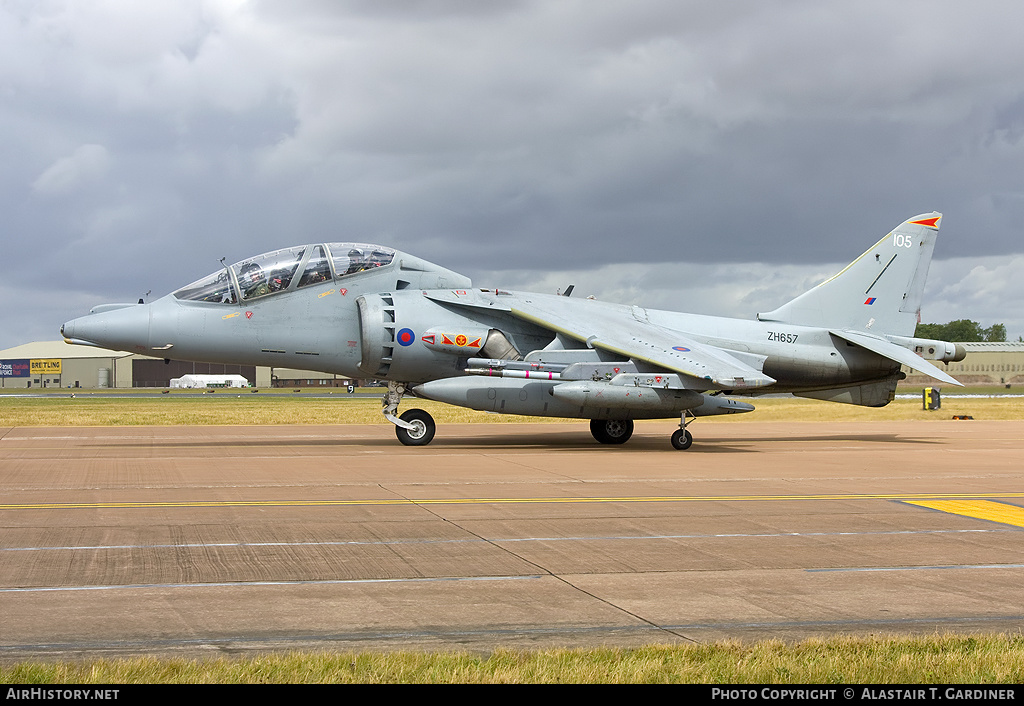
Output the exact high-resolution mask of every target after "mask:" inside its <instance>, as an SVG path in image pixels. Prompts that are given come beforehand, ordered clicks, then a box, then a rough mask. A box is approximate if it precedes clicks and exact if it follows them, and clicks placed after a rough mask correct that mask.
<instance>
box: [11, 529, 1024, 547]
mask: <svg viewBox="0 0 1024 706" xmlns="http://www.w3.org/2000/svg"><path fill="white" fill-rule="evenodd" d="M1019 531H1020V530H1013V529H952V530H892V531H877V532H762V533H756V534H738V533H730V534H647V535H593V536H579V537H575V536H574V537H487V538H483V539H476V538H474V539H395V540H380V541H360V540H345V541H325V542H187V543H184V544H96V545H68V546H51V547H0V552H49V551H75V552H81V551H111V550H117V549H121V550H123V549H258V548H261V547H367V546H369V547H377V546H402V545H424V544H511V543H517V542H628V541H664V540H678V539H772V538H783V539H786V538H799V537H884V536H893V535H899V536H906V535H922V534H928V535H931V534H993V533H1005V532H1019Z"/></svg>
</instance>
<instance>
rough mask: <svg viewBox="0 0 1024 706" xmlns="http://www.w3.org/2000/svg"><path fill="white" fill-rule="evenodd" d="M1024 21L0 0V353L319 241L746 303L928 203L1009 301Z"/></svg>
mask: <svg viewBox="0 0 1024 706" xmlns="http://www.w3.org/2000/svg"><path fill="white" fill-rule="evenodd" d="M1022 15H1024V11H1022V10H1021V9H1019V7H1018V6H1017V5H1015V4H1012V3H1002V2H990V3H984V2H983V3H971V4H969V5H965V4H962V3H954V2H907V3H898V4H893V3H884V2H858V3H848V4H836V3H830V4H822V3H819V2H809V1H808V2H786V3H781V2H780V3H774V2H769V3H766V2H740V3H715V4H712V3H680V2H676V1H675V0H673V1H668V0H643V1H640V2H630V3H623V2H611V1H607V2H602V1H594V0H554V1H552V0H544V1H540V0H532V1H531V0H521V1H517V2H475V1H470V0H466V1H463V2H460V1H457V0H445V1H443V0H433V1H431V0H421V1H415V0H408V1H407V2H370V1H369V0H361V1H355V0H353V1H349V2H337V1H334V0H330V1H328V0H321V1H315V0H303V1H301V2H296V3H287V4H281V3H271V2H244V1H243V0H220V1H217V0H209V1H201V0H194V1H192V2H177V1H176V2H170V1H168V2H147V3H131V2H117V1H115V0H109V1H108V2H70V1H59V0H48V1H46V2H21V3H18V2H12V3H5V4H4V5H3V6H2V8H0V140H2V143H3V149H4V155H5V160H3V163H2V164H0V185H2V186H3V187H4V188H3V191H2V193H0V208H2V209H3V213H4V214H5V226H4V229H5V232H4V242H5V244H6V245H7V250H8V252H7V253H5V259H4V275H5V281H4V283H3V285H2V287H3V291H2V292H0V294H2V295H3V296H4V298H5V299H8V298H9V297H11V296H15V297H21V298H23V299H24V300H25V301H33V302H36V303H38V304H39V306H41V307H44V310H43V311H34V312H31V313H30V314H24V315H21V314H19V315H18V318H17V319H15V318H9V319H8V321H5V322H4V325H3V326H2V327H0V346H4V345H12V344H14V343H19V342H22V340H24V339H25V338H26V337H28V338H40V337H42V338H49V337H50V336H51V335H52V334H50V335H46V334H43V333H37V331H40V332H41V331H43V330H46V331H50V330H55V328H56V326H57V325H59V323H60V322H61V321H62V320H64V319H66V318H70V316H73V315H77V314H79V313H81V312H82V311H84V310H85V309H87V308H88V306H91V305H92V304H94V303H98V302H100V301H108V300H112V299H113V300H122V299H124V300H134V299H135V298H137V297H138V296H139V295H140V294H143V293H145V292H146V291H147V290H153V292H154V295H159V294H163V293H166V292H168V291H170V290H171V289H174V288H175V287H177V286H180V285H181V284H183V283H185V282H187V281H190V280H193V279H196V278H197V277H199V276H202V275H204V274H206V273H207V272H209V271H212V270H213V269H214V268H215V267H216V261H217V259H218V258H220V257H227V258H228V259H229V260H232V261H234V260H237V259H241V258H242V257H244V256H246V255H247V254H252V253H255V252H260V251H265V250H271V249H275V248H278V247H282V246H285V245H289V244H294V243H299V242H309V241H314V240H321V239H324V240H326V239H330V240H346V239H351V240H360V241H371V242H373V241H378V242H384V243H387V244H391V245H394V246H397V247H399V248H402V249H406V250H409V251H412V252H414V253H416V254H419V255H421V256H423V257H426V258H428V259H431V260H434V261H437V262H440V263H443V264H445V265H447V266H450V267H453V268H455V269H458V270H461V271H465V272H466V273H467V274H470V275H473V276H475V277H476V276H480V277H487V278H488V279H492V278H493V279H494V280H497V281H507V282H509V283H510V284H519V283H521V284H522V285H524V286H533V285H536V286H544V287H548V288H550V287H554V286H560V284H561V283H562V282H563V281H564V280H565V278H567V277H570V276H572V277H574V278H577V279H580V280H581V281H586V278H587V277H588V276H590V275H591V274H592V273H595V272H596V273H601V277H600V278H599V280H594V282H595V287H596V285H597V284H601V283H603V286H604V287H605V290H604V291H600V292H598V293H599V294H601V295H602V296H603V297H606V298H630V299H632V300H636V301H646V302H648V303H651V304H652V305H665V306H668V305H670V304H671V305H673V306H678V307H679V308H691V307H690V306H689V304H690V303H692V304H695V305H701V304H709V303H710V304H713V305H716V306H725V307H726V309H725V310H724V311H723V310H718V311H716V313H723V314H739V315H748V314H750V313H752V312H751V309H756V308H757V306H758V305H757V302H756V300H759V299H764V298H771V297H787V296H791V295H792V294H794V293H796V292H797V291H800V288H802V287H803V286H804V285H805V284H806V283H807V281H808V280H813V279H814V277H817V276H819V275H827V274H831V272H828V268H829V267H832V266H833V265H837V264H842V263H845V262H847V261H849V260H850V259H852V258H853V257H855V256H856V255H858V254H859V253H860V252H861V251H862V250H863V249H864V248H866V247H867V246H869V245H870V244H871V243H873V242H874V241H875V240H877V239H878V238H879V237H881V235H883V234H884V233H885V232H886V231H887V230H889V229H891V228H893V227H894V226H896V225H897V224H898V223H899V222H901V221H902V220H904V219H905V218H908V217H910V216H913V215H915V214H917V213H922V212H927V211H930V210H932V209H936V210H940V211H942V212H944V213H945V215H946V218H945V219H944V221H943V231H942V237H941V238H940V241H939V246H938V249H937V251H936V256H937V257H938V258H939V259H944V258H945V259H950V258H957V259H956V262H966V261H967V259H968V258H971V257H977V258H990V259H988V260H979V262H984V263H989V264H988V265H982V273H983V274H984V275H986V276H987V277H988V278H989V279H998V280H1000V281H1007V283H1008V286H1006V287H1002V288H1000V287H998V286H994V285H992V283H991V282H989V283H988V284H989V286H987V287H986V289H985V291H987V292H989V293H990V294H992V295H993V296H995V295H998V296H1001V297H1009V298H1010V299H1009V302H1010V303H1012V302H1020V299H1021V295H1020V293H1019V292H1018V291H1017V290H1016V289H1015V288H1013V287H1012V286H1009V282H1010V281H1013V280H1016V279H1019V277H1014V275H1013V272H1012V268H1007V267H1004V266H999V267H997V266H996V265H995V264H993V263H996V262H997V260H993V259H991V258H1003V262H1004V263H1005V262H1013V261H1014V260H1013V256H1015V255H1016V254H1017V253H1020V251H1021V246H1020V244H1019V243H1020V230H1021V223H1022V222H1024V183H1022V179H1024V177H1022V176H1021V175H1022V174H1024V169H1022V166H1024V164H1022V158H1024V144H1022V141H1021V138H1022V136H1024V89H1022V88H1021V87H1020V82H1019V77H1018V75H1017V74H1018V67H1019V66H1021V65H1022V64H1024V47H1022V46H1021V43H1020V42H1019V41H1018V38H1017V36H1016V35H1017V30H1016V27H1017V26H1018V24H1019V23H1018V22H1017V20H1019V19H1021V17H1022ZM609 262H612V263H618V264H619V265H620V267H618V268H615V267H612V268H610V269H609V268H606V267H605V266H606V265H607V264H608V263H609ZM755 263H759V264H755ZM623 264H628V265H630V266H629V267H622V266H621V265H623ZM936 272H937V273H939V274H938V276H939V277H947V278H949V280H948V281H944V282H943V281H935V282H932V283H930V288H932V287H935V288H936V289H933V291H935V292H942V293H943V294H942V296H943V301H947V300H948V301H949V302H950V303H949V304H948V306H946V308H947V309H950V308H955V306H956V305H955V302H953V299H954V297H953V295H954V294H957V293H959V296H960V298H961V301H971V302H972V304H971V306H973V307H975V310H979V311H980V310H981V308H982V306H983V305H982V300H979V299H978V298H977V297H974V296H967V294H966V293H965V292H964V289H965V288H967V287H969V286H971V285H972V284H976V283H977V281H978V280H979V279H985V276H980V275H979V274H978V273H977V272H975V270H974V269H972V268H966V269H965V267H959V268H946V269H943V268H937V269H936ZM588 273H589V274H588ZM734 273H742V274H743V277H742V278H741V281H740V282H739V283H738V284H733V283H732V278H731V277H730V275H731V274H734ZM780 273H782V274H784V275H785V276H786V281H788V282H790V283H791V284H790V285H788V286H787V285H786V284H785V283H783V282H782V281H780V279H779V276H780ZM972 273H973V274H972ZM933 279H935V277H934V276H933ZM794 280H795V281H794ZM723 281H724V282H725V283H724V284H723ZM812 283H813V282H812ZM683 287H685V289H686V291H687V297H686V301H684V302H680V301H679V300H680V297H679V296H678V295H677V294H673V289H675V290H676V291H678V290H679V289H680V288H683ZM792 287H795V288H796V289H791V288H792ZM727 292H728V293H727ZM947 295H948V296H947ZM1015 297H1016V298H1015ZM985 301H987V300H985ZM778 303H780V302H779V301H775V302H772V304H773V305H777V304H778ZM695 308H698V310H699V309H700V307H699V306H697V307H695ZM762 308H770V307H768V306H765V307H762ZM984 311H985V312H986V314H985V315H986V316H987V315H990V312H992V308H991V307H990V306H989V305H988V304H985V308H984ZM992 315H994V314H992ZM964 316H968V317H970V316H971V314H970V312H967V313H965V314H964ZM981 316H982V314H975V317H981ZM47 318H49V321H45V319H47ZM1004 318H1009V317H1004ZM40 321H42V322H43V323H38V322H40ZM33 326H35V328H31V327H33ZM43 327H45V328H43ZM1021 328H1022V331H1024V321H1022V325H1021ZM27 331H32V332H33V333H31V334H28V333H24V332H27ZM1011 332H1012V329H1011Z"/></svg>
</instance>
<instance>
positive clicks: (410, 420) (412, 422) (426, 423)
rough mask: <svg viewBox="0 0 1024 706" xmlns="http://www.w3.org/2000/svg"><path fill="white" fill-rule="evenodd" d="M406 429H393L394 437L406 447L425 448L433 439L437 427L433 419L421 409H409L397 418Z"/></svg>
mask: <svg viewBox="0 0 1024 706" xmlns="http://www.w3.org/2000/svg"><path fill="white" fill-rule="evenodd" d="M399 419H401V420H402V421H403V422H405V423H406V424H408V425H409V426H407V427H400V426H396V427H395V435H396V436H397V437H398V440H399V441H401V442H402V443H403V444H405V445H406V446H426V445H427V444H429V443H430V442H431V441H432V440H433V438H434V431H435V430H436V429H437V425H436V424H434V418H433V417H431V416H430V415H429V414H427V413H426V412H425V411H423V410H422V409H409V410H406V411H405V412H403V413H402V416H401V417H399Z"/></svg>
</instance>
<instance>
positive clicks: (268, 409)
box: [0, 393, 1024, 427]
mask: <svg viewBox="0 0 1024 706" xmlns="http://www.w3.org/2000/svg"><path fill="white" fill-rule="evenodd" d="M753 404H754V405H755V406H756V407H757V410H756V411H755V412H752V413H749V414H734V415H727V416H720V417H705V418H703V419H702V420H701V423H702V424H704V423H730V424H731V423H744V422H748V421H759V422H770V421H800V420H806V421H823V422H839V421H850V422H855V421H864V422H886V421H916V420H922V421H923V420H928V421H934V420H951V418H952V417H953V416H954V415H959V416H970V417H973V418H974V419H985V420H1002V421H1009V420H1020V419H1024V398H1017V397H1006V398H999V397H993V398H962V399H961V398H957V399H952V398H947V399H945V400H943V403H942V408H941V409H939V410H936V411H925V410H923V409H922V405H921V402H920V400H895V401H894V402H891V403H890V404H889V405H887V406H886V407H881V408H867V407H857V406H853V405H845V404H834V403H829V402H821V401H818V400H804V399H799V398H769V399H760V400H759V399H754V400H753ZM414 407H418V408H421V409H425V410H427V411H428V412H430V414H432V415H433V416H434V418H435V420H436V421H437V422H438V423H439V424H465V423H491V424H493V423H523V422H544V423H560V422H562V423H564V422H571V423H580V421H581V420H578V419H557V418H550V417H521V416H517V415H507V414H492V413H488V412H478V411H475V410H471V409H463V408H460V407H452V406H450V405H446V404H441V403H439V402H431V401H430V400H418V399H414V398H406V399H405V400H404V401H403V403H402V407H401V409H402V410H403V411H404V410H406V409H412V408H414ZM584 421H585V420H584ZM386 423H388V422H387V421H386V420H385V419H384V417H383V416H382V415H381V404H380V400H378V399H376V398H369V399H367V398H364V397H351V398H349V397H312V396H305V397H302V396H300V395H293V396H285V395H271V396H256V395H249V394H242V395H233V394H230V393H223V394H216V395H205V396H202V397H177V396H173V395H166V396H160V397H108V396H104V395H80V396H76V397H74V398H71V397H68V396H47V397H14V396H10V395H0V427H21V426H57V427H65V426H178V425H224V424H255V425H267V424H271V425H276V424H316V425H320V424H386Z"/></svg>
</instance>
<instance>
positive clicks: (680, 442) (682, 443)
mask: <svg viewBox="0 0 1024 706" xmlns="http://www.w3.org/2000/svg"><path fill="white" fill-rule="evenodd" d="M692 443H693V436H692V435H691V434H690V432H688V431H686V430H685V429H676V430H675V432H674V433H673V434H672V446H674V447H675V448H676V449H678V450H679V451H686V449H688V448H690V444H692Z"/></svg>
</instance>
